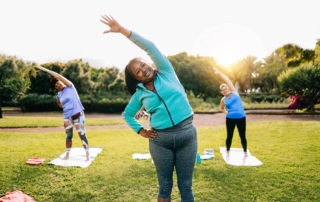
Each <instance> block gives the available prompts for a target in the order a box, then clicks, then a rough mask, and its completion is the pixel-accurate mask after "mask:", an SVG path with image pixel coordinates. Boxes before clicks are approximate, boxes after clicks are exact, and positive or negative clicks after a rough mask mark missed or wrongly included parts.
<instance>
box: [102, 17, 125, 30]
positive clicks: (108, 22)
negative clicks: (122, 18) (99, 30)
mask: <svg viewBox="0 0 320 202" xmlns="http://www.w3.org/2000/svg"><path fill="white" fill-rule="evenodd" d="M101 18H102V19H100V21H101V22H102V23H103V24H106V25H108V26H109V27H110V29H109V30H106V31H104V32H103V33H104V34H106V33H110V32H120V30H121V29H122V27H121V25H120V24H119V23H118V22H117V21H116V20H115V19H114V18H113V17H112V16H111V15H102V16H101Z"/></svg>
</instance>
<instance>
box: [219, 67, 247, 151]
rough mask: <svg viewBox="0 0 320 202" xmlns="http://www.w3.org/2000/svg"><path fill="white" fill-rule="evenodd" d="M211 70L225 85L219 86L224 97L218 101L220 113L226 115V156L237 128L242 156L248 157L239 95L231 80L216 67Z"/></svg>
mask: <svg viewBox="0 0 320 202" xmlns="http://www.w3.org/2000/svg"><path fill="white" fill-rule="evenodd" d="M213 70H214V71H215V73H216V74H218V75H219V76H220V77H221V78H222V79H223V80H224V81H225V82H226V84H221V85H220V91H221V94H222V95H224V96H223V98H221V101H220V109H221V111H222V113H224V114H226V127H227V139H226V149H227V151H226V155H227V156H229V152H230V147H231V144H232V138H233V133H234V129H235V127H236V126H237V128H238V132H239V136H240V139H241V144H242V147H243V151H244V156H245V157H248V153H247V139H246V114H245V112H244V108H243V105H242V101H241V98H240V95H239V93H238V91H237V89H236V88H235V87H234V85H233V84H232V82H231V80H230V79H229V78H228V77H227V76H226V75H225V74H223V73H222V72H220V71H219V70H218V69H217V68H216V67H214V68H213Z"/></svg>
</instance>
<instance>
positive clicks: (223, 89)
mask: <svg viewBox="0 0 320 202" xmlns="http://www.w3.org/2000/svg"><path fill="white" fill-rule="evenodd" d="M220 92H221V94H222V95H224V96H226V97H229V95H230V93H231V91H230V89H229V87H228V85H227V84H222V85H221V86H220Z"/></svg>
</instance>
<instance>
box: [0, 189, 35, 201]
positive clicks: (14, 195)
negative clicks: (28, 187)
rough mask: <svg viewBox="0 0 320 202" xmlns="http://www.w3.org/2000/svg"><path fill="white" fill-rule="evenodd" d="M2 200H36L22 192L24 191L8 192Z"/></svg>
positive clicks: (0, 199)
mask: <svg viewBox="0 0 320 202" xmlns="http://www.w3.org/2000/svg"><path fill="white" fill-rule="evenodd" d="M0 202H36V201H35V200H34V199H33V198H31V197H30V196H28V195H26V194H24V193H22V191H18V190H17V191H12V192H7V193H6V195H5V196H3V197H1V198H0Z"/></svg>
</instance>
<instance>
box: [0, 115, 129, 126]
mask: <svg viewBox="0 0 320 202" xmlns="http://www.w3.org/2000/svg"><path fill="white" fill-rule="evenodd" d="M85 123H86V126H107V125H119V124H125V121H124V120H112V119H105V118H91V117H90V118H86V120H85ZM62 126H63V119H62V116H61V117H51V116H48V117H46V116H4V117H3V118H2V119H0V128H37V127H62Z"/></svg>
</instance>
